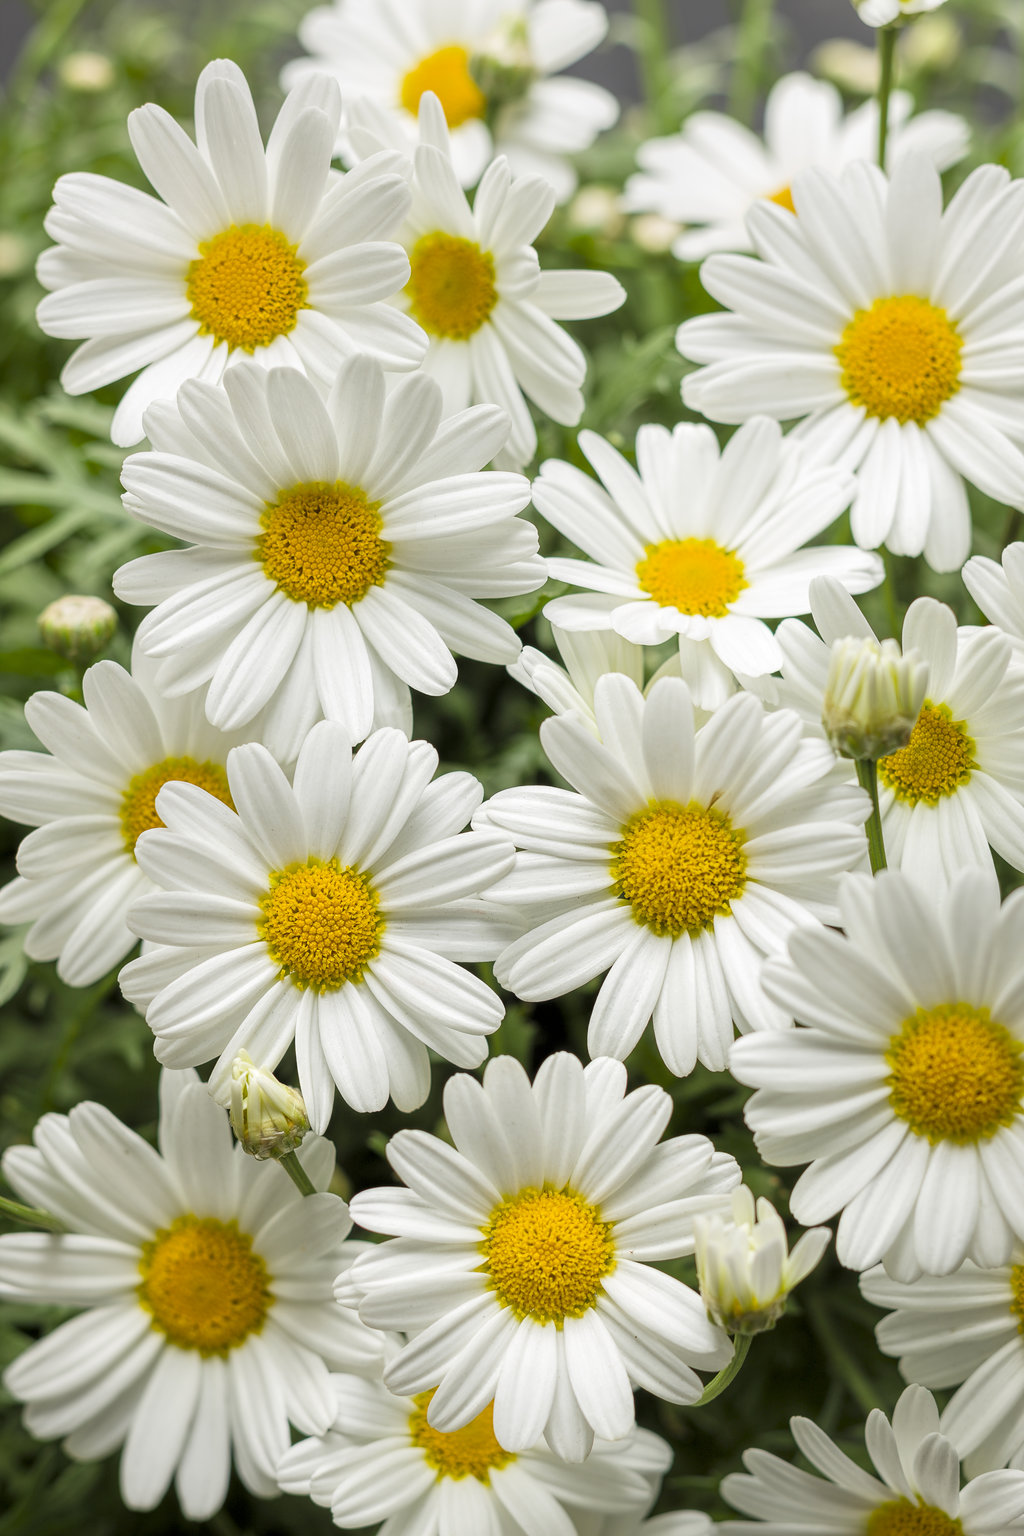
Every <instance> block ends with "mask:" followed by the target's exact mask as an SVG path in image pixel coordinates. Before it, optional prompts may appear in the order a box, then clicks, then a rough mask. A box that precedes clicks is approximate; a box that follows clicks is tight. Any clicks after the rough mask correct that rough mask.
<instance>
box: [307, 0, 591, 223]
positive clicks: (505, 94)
mask: <svg viewBox="0 0 1024 1536" xmlns="http://www.w3.org/2000/svg"><path fill="white" fill-rule="evenodd" d="M607 31H608V13H607V12H606V10H605V8H604V6H603V5H598V4H596V3H594V0H400V3H396V0H334V4H332V5H321V6H318V7H317V8H316V10H313V11H310V12H309V13H308V15H307V16H305V17H304V18H303V20H302V22H301V23H300V25H299V39H300V41H301V43H302V44H303V46H304V47H305V48H306V49H308V51H309V52H310V54H312V58H310V59H296V60H295V61H293V62H292V63H290V64H287V65H286V66H285V69H284V80H285V82H286V83H287V84H290V83H293V82H295V81H298V80H303V79H305V78H306V77H307V76H308V75H310V74H312V73H314V72H319V71H326V72H327V73H328V74H331V75H334V77H335V78H336V79H337V80H338V81H339V82H340V84H341V88H342V92H343V94H344V98H345V103H346V106H347V105H348V104H349V103H350V102H355V101H359V100H361V99H368V100H370V101H371V102H373V103H375V104H376V105H378V106H379V107H381V108H383V109H384V110H385V111H387V112H389V113H394V115H395V117H396V119H397V120H398V122H399V123H400V124H401V127H402V129H403V130H404V132H405V134H406V135H407V137H408V138H409V139H412V138H414V136H415V131H416V113H417V111H418V109H419V104H420V100H421V98H422V96H423V94H424V92H425V91H431V92H433V94H434V95H435V96H436V97H437V98H438V100H439V101H440V103H441V106H442V108H443V109H444V115H445V118H446V120H447V123H448V127H449V128H450V130H451V135H452V159H453V162H454V164H455V167H456V170H457V174H458V176H459V179H460V181H461V182H462V185H463V186H466V187H471V186H473V185H474V184H475V183H476V182H477V181H478V180H479V179H480V177H481V175H482V174H483V172H484V170H485V169H486V167H487V165H488V164H489V163H490V161H491V160H492V159H493V158H494V156H495V155H496V154H500V155H505V156H506V157H507V159H508V161H509V164H510V165H511V166H512V169H513V170H514V171H515V172H516V173H517V174H522V173H526V172H531V173H537V174H540V175H542V176H544V177H546V178H547V180H548V181H550V182H551V184H552V185H553V186H554V188H555V191H556V194H557V196H558V200H559V202H564V201H565V199H566V198H567V197H569V196H570V195H571V194H572V191H573V188H574V187H575V185H576V172H575V171H574V170H573V167H572V165H571V163H570V161H569V160H568V159H567V158H566V157H567V156H569V155H573V154H577V153H578V152H579V151H580V150H583V149H588V148H589V146H590V145H591V144H592V143H593V141H594V139H595V138H596V137H597V135H598V134H599V133H600V132H601V130H602V129H604V128H610V127H611V126H612V124H613V123H614V122H615V119H616V118H617V117H618V115H619V107H618V102H617V101H616V99H615V97H614V96H613V95H612V94H611V92H610V91H606V90H605V89H604V88H603V87H602V86H600V85H594V84H593V83H592V82H591V81H589V80H578V79H572V78H569V77H566V76H562V77H560V78H559V79H557V80H556V79H552V78H551V77H552V76H553V75H555V74H557V73H558V72H559V71H560V70H563V69H566V68H568V66H569V65H570V64H575V63H576V62H577V60H579V59H582V58H583V57H585V55H586V54H588V53H591V52H592V51H593V50H594V49H595V48H596V47H597V45H598V44H599V43H600V42H601V41H602V40H603V39H604V36H605V33H606V32H607Z"/></svg>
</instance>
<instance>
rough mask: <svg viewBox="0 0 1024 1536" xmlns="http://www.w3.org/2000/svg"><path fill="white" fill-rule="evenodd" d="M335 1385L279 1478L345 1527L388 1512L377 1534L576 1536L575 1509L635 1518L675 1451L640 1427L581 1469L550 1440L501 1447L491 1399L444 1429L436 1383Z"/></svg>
mask: <svg viewBox="0 0 1024 1536" xmlns="http://www.w3.org/2000/svg"><path fill="white" fill-rule="evenodd" d="M333 1384H334V1390H335V1394H336V1398H337V1413H336V1417H335V1420H334V1423H333V1425H332V1426H331V1429H330V1430H329V1431H328V1433H327V1434H326V1435H322V1436H320V1437H319V1438H317V1439H315V1440H303V1441H300V1442H299V1444H298V1445H294V1446H292V1448H291V1450H290V1451H288V1452H287V1453H286V1455H285V1456H284V1458H283V1459H282V1461H281V1463H280V1466H279V1468H278V1479H279V1481H280V1484H281V1487H282V1488H283V1489H284V1491H285V1493H297V1494H306V1495H308V1496H309V1497H310V1498H312V1500H313V1503H314V1504H319V1505H320V1506H321V1507H323V1508H325V1509H329V1510H330V1511H331V1515H332V1517H333V1519H334V1523H335V1525H338V1526H340V1527H341V1528H342V1529H343V1530H352V1529H354V1528H357V1527H362V1526H367V1525H373V1524H375V1523H376V1522H377V1521H378V1520H382V1521H383V1522H384V1523H383V1524H382V1525H381V1526H380V1528H379V1532H378V1536H402V1533H404V1532H408V1531H411V1530H413V1529H418V1530H423V1531H430V1532H431V1533H433V1536H469V1533H470V1532H473V1533H482V1532H488V1533H492V1532H493V1533H495V1536H497V1533H499V1532H500V1533H501V1536H540V1533H541V1532H543V1536H576V1531H577V1527H576V1525H575V1524H574V1522H573V1518H572V1516H573V1514H574V1513H575V1512H576V1511H577V1510H581V1511H586V1512H591V1511H599V1510H600V1511H616V1512H621V1513H623V1514H624V1515H626V1516H629V1515H630V1514H632V1515H633V1517H634V1521H635V1519H636V1517H637V1516H638V1515H639V1514H640V1513H642V1512H643V1510H644V1509H646V1507H647V1503H648V1500H649V1497H650V1486H649V1482H648V1474H649V1472H650V1470H651V1469H652V1468H653V1469H654V1471H655V1474H656V1475H657V1476H659V1477H660V1475H661V1473H663V1472H664V1471H665V1469H666V1468H667V1466H668V1464H669V1462H670V1461H671V1459H672V1452H671V1450H670V1449H669V1447H668V1445H667V1444H666V1443H665V1441H664V1440H662V1439H660V1438H659V1437H658V1436H657V1435H653V1434H651V1433H650V1432H649V1431H648V1430H643V1429H634V1430H633V1431H632V1432H631V1433H630V1434H629V1435H628V1436H627V1438H626V1439H625V1440H624V1441H616V1442H614V1443H613V1442H610V1441H602V1440H599V1441H597V1442H596V1443H595V1445H594V1449H593V1451H592V1453H591V1455H590V1458H589V1460H588V1461H587V1464H586V1466H585V1467H576V1466H567V1465H566V1464H565V1462H564V1461H562V1460H561V1458H560V1457H557V1456H554V1455H553V1454H552V1453H551V1451H549V1450H548V1449H547V1447H546V1446H545V1445H544V1443H543V1441H541V1442H540V1443H539V1444H537V1445H533V1446H528V1447H524V1448H523V1449H522V1450H520V1451H519V1452H512V1451H507V1450H504V1449H503V1448H502V1447H501V1446H500V1445H499V1444H498V1441H497V1439H496V1438H495V1435H494V1409H493V1405H492V1404H490V1403H488V1404H487V1406H486V1407H485V1408H484V1409H483V1410H482V1411H481V1412H480V1413H479V1414H478V1415H477V1416H476V1418H474V1419H473V1420H472V1421H471V1422H470V1423H469V1424H467V1425H465V1427H464V1428H462V1429H456V1430H452V1431H450V1432H449V1433H447V1434H445V1433H443V1432H442V1431H441V1430H439V1429H434V1428H433V1427H432V1426H431V1425H430V1424H429V1423H428V1421H427V1412H428V1409H429V1406H430V1401H431V1398H432V1397H433V1393H432V1392H424V1393H421V1394H420V1395H419V1396H417V1397H414V1398H413V1397H400V1396H395V1395H394V1394H393V1393H391V1392H389V1391H388V1390H387V1388H386V1387H384V1386H382V1385H380V1384H378V1383H376V1382H368V1381H363V1380H360V1379H359V1377H357V1376H335V1377H334V1378H333ZM595 1518H596V1516H595Z"/></svg>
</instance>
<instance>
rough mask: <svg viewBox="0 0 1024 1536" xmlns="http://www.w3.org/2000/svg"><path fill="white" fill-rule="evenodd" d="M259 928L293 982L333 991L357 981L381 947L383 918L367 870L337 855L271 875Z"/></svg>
mask: <svg viewBox="0 0 1024 1536" xmlns="http://www.w3.org/2000/svg"><path fill="white" fill-rule="evenodd" d="M260 908H261V910H262V913H263V918H262V921H261V922H260V924H259V934H260V937H261V938H262V939H263V942H264V943H265V944H266V946H267V951H268V953H269V955H270V958H271V959H272V960H275V961H276V962H277V964H278V965H279V966H280V967H281V977H282V979H283V978H285V977H287V978H288V979H289V980H290V981H292V982H294V983H295V985H296V986H297V987H313V988H314V989H315V990H316V991H317V992H332V991H334V990H335V989H336V988H337V987H341V986H344V984H345V982H347V981H358V980H359V978H360V977H361V976H362V974H363V972H364V970H365V969H366V966H367V965H368V964H369V962H370V961H371V960H372V959H374V958H375V956H376V955H378V954H379V953H380V939H381V934H382V933H383V932H384V919H383V917H382V916H381V913H380V911H379V910H378V904H377V895H376V892H375V891H374V889H373V886H372V885H371V883H370V880H369V878H368V876H366V875H363V874H360V872H359V871H358V870H356V869H352V868H351V867H349V866H345V867H344V868H343V867H342V866H341V865H340V864H339V863H338V860H337V859H328V860H327V861H326V862H321V861H320V860H319V859H310V860H308V862H307V863H305V864H291V865H289V866H288V868H287V869H279V870H276V871H275V872H274V873H273V874H272V875H271V877H270V889H269V891H268V892H267V894H266V895H265V896H264V897H263V898H262V900H261V901H260Z"/></svg>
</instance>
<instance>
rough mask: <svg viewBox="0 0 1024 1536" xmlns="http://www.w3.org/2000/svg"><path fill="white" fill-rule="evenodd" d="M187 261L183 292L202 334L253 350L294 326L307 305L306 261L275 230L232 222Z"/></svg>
mask: <svg viewBox="0 0 1024 1536" xmlns="http://www.w3.org/2000/svg"><path fill="white" fill-rule="evenodd" d="M199 251H200V254H199V256H197V258H196V260H195V261H192V262H190V263H189V267H188V273H187V276H186V281H185V291H186V293H187V294H188V300H189V303H190V304H191V305H192V318H193V319H194V320H198V322H199V330H200V332H201V334H202V335H204V336H213V337H214V338H215V339H216V340H217V341H226V342H227V344H228V346H229V347H231V348H236V347H238V348H241V350H242V351H243V352H255V351H256V348H257V347H269V345H270V343H271V342H272V341H273V340H274V339H275V338H276V337H278V336H287V335H288V333H289V331H292V330H294V329H295V322H296V320H297V319H298V315H299V310H300V309H307V308H308V307H309V289H308V286H307V284H306V279H305V276H304V273H305V270H306V269H305V265H304V263H303V262H301V261H300V260H299V258H298V256H297V255H296V248H295V246H294V245H289V243H288V241H287V240H286V239H285V237H284V235H282V234H281V232H280V230H277V229H273V228H272V227H271V226H270V225H269V224H232V226H231V228H230V229H225V230H222V231H221V233H220V234H219V235H214V237H213V239H212V240H204V241H202V242H201V244H200V246H199Z"/></svg>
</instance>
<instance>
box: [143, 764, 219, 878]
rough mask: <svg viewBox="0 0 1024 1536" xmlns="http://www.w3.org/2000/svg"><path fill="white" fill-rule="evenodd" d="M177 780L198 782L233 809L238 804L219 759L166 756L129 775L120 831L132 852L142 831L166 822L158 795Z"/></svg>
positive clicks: (202, 787) (147, 830)
mask: <svg viewBox="0 0 1024 1536" xmlns="http://www.w3.org/2000/svg"><path fill="white" fill-rule="evenodd" d="M175 780H177V781H179V782H184V783H186V784H198V786H199V788H200V789H205V790H206V791H207V793H208V794H211V795H216V796H217V799H218V800H221V801H223V803H224V804H225V805H230V806H231V809H232V810H234V808H235V807H234V803H233V802H232V799H231V791H230V790H229V789H228V776H227V774H226V773H225V772H224V769H223V768H222V767H221V765H220V763H210V762H206V763H197V762H196V760H195V758H194V757H165V758H164V760H163V762H161V763H154V764H153V766H152V768H146V769H144V770H143V772H142V773H137V774H136V775H135V777H134V778H133V779H129V781H128V788H127V789H126V790H125V792H124V794H123V795H122V796H121V811H120V816H121V832H122V835H123V837H124V841H125V846H126V848H127V849H128V852H129V853H130V854H132V855H134V853H135V844H136V843H137V842H138V840H139V838H140V837H141V836H142V833H143V832H149V831H150V830H151V829H152V828H153V827H162V826H163V822H162V821H161V820H160V817H159V816H158V815H157V813H156V797H157V795H158V794H159V793H160V791H161V790H162V789H163V787H164V785H165V784H170V783H172V782H173V781H175Z"/></svg>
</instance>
